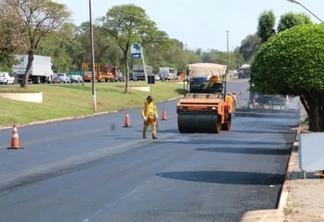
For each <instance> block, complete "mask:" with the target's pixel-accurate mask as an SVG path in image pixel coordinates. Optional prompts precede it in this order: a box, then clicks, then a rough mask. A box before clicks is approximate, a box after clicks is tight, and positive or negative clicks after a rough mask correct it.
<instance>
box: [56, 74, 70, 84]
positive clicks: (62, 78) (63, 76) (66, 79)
mask: <svg viewBox="0 0 324 222" xmlns="http://www.w3.org/2000/svg"><path fill="white" fill-rule="evenodd" d="M57 75H58V78H59V79H60V81H61V82H63V83H70V82H71V80H70V78H69V77H68V76H67V75H66V73H58V74H57Z"/></svg>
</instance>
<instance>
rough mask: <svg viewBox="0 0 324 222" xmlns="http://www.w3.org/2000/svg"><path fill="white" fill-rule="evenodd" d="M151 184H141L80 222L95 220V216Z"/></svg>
mask: <svg viewBox="0 0 324 222" xmlns="http://www.w3.org/2000/svg"><path fill="white" fill-rule="evenodd" d="M149 183H152V181H151V180H149V181H147V182H145V183H143V184H142V185H140V186H138V187H136V188H135V189H134V190H132V191H131V192H129V193H127V194H126V195H124V196H122V197H121V198H120V199H119V201H115V202H113V203H110V204H109V205H107V206H106V207H104V208H102V209H101V210H98V211H97V212H96V213H94V214H92V215H91V216H90V217H88V218H86V219H84V220H82V222H89V221H90V220H92V219H93V218H95V217H96V216H98V215H99V214H101V213H103V212H104V211H106V210H108V209H109V208H110V207H112V206H114V205H116V204H118V203H120V202H121V201H122V200H125V199H126V198H127V197H129V196H131V195H133V194H135V193H136V192H137V191H139V190H140V189H142V188H143V187H145V186H146V185H147V184H149Z"/></svg>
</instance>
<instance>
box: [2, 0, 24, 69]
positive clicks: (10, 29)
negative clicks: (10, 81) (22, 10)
mask: <svg viewBox="0 0 324 222" xmlns="http://www.w3.org/2000/svg"><path fill="white" fill-rule="evenodd" d="M24 34H25V33H24V29H23V24H22V23H20V21H19V19H18V18H17V15H16V14H14V13H10V11H9V10H8V5H6V4H5V2H3V1H0V67H2V68H3V69H8V70H9V69H10V68H11V66H12V65H13V64H14V63H15V62H16V61H15V57H14V56H13V55H14V53H15V52H16V51H18V50H23V49H24V46H25V44H24V43H23V41H22V40H23V36H24Z"/></svg>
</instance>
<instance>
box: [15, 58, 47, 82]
mask: <svg viewBox="0 0 324 222" xmlns="http://www.w3.org/2000/svg"><path fill="white" fill-rule="evenodd" d="M16 58H17V60H18V64H16V65H13V67H12V73H13V74H15V75H17V76H18V82H21V81H22V80H23V79H24V75H25V71H26V68H27V63H28V55H16ZM52 67H53V64H52V61H51V57H49V56H40V55H35V56H34V61H33V64H32V68H31V72H30V74H29V79H28V81H31V82H32V83H35V84H38V83H45V82H47V83H51V82H52V78H53V69H52Z"/></svg>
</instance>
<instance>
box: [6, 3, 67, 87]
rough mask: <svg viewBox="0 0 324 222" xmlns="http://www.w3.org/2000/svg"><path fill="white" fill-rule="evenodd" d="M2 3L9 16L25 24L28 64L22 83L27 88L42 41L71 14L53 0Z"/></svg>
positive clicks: (23, 26)
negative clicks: (11, 15) (35, 56)
mask: <svg viewBox="0 0 324 222" xmlns="http://www.w3.org/2000/svg"><path fill="white" fill-rule="evenodd" d="M2 1H3V4H4V5H5V7H6V8H7V9H8V14H13V15H15V16H16V18H17V22H18V23H19V24H23V25H22V29H23V33H25V34H26V38H24V39H23V41H24V43H25V44H26V46H27V55H28V63H27V68H26V72H25V78H24V81H22V82H21V87H26V86H27V85H26V83H27V81H28V78H29V73H30V71H31V67H32V64H33V61H34V55H35V53H36V50H37V48H38V46H39V43H40V41H41V40H42V39H43V38H45V37H46V36H47V35H48V34H49V33H51V32H52V31H55V30H57V29H59V28H60V27H61V26H62V24H63V23H64V21H65V20H66V19H67V18H68V17H69V16H70V13H69V12H68V11H67V10H66V8H65V5H62V4H59V3H55V2H52V1H51V0H2Z"/></svg>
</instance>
